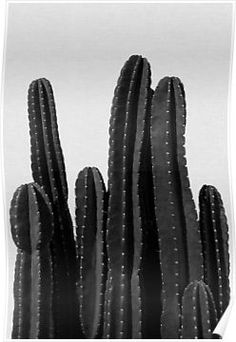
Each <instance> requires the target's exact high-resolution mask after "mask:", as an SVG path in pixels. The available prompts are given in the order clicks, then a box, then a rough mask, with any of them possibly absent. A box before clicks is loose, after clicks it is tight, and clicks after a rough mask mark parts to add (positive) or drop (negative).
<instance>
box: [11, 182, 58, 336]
mask: <svg viewBox="0 0 236 342" xmlns="http://www.w3.org/2000/svg"><path fill="white" fill-rule="evenodd" d="M10 220H11V232H12V237H13V240H14V242H15V244H16V246H17V247H18V250H17V258H16V265H15V282H14V298H15V307H14V315H13V330H12V338H51V337H53V321H52V290H53V288H52V260H51V253H50V248H49V243H50V241H51V239H52V234H53V214H52V207H51V203H50V201H49V198H48V196H47V194H46V193H45V192H44V190H43V189H42V188H41V187H40V186H39V185H38V184H37V183H31V184H25V185H22V186H20V187H19V188H18V189H17V190H16V192H15V194H14V196H13V199H12V202H11V208H10Z"/></svg>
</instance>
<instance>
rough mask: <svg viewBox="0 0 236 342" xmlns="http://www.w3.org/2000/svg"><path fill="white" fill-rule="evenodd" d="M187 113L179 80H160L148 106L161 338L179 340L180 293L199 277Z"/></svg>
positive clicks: (199, 247) (198, 246)
mask: <svg viewBox="0 0 236 342" xmlns="http://www.w3.org/2000/svg"><path fill="white" fill-rule="evenodd" d="M185 120H186V108H185V100H184V91H183V86H182V84H181V82H180V80H179V79H178V78H175V77H165V78H164V79H162V80H161V81H160V82H159V84H158V87H157V88H156V90H155V93H154V97H153V103H152V118H151V144H152V166H153V184H154V196H155V214H156V219H157V226H158V234H159V244H160V262H161V269H162V277H163V284H162V294H163V312H162V327H161V334H162V338H178V336H179V321H180V304H181V296H182V294H183V291H184V288H185V287H186V285H187V284H188V283H189V281H192V280H194V279H197V280H200V279H201V278H202V274H203V269H202V251H201V241H200V231H199V227H198V223H197V214H196V210H195V207H194V202H193V200H192V194H191V190H190V188H189V180H188V177H187V168H186V159H185V148H184V130H185Z"/></svg>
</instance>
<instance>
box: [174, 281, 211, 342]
mask: <svg viewBox="0 0 236 342" xmlns="http://www.w3.org/2000/svg"><path fill="white" fill-rule="evenodd" d="M181 311H182V316H181V320H182V321H181V323H182V325H181V338H201V339H202V338H204V339H211V338H213V335H212V332H213V330H214V329H215V327H216V324H217V312H216V308H215V302H214V299H213V295H212V293H211V291H210V288H209V286H208V285H206V284H205V283H204V282H203V281H202V280H201V281H193V282H191V283H190V284H189V285H188V286H187V287H186V289H185V290H184V295H183V298H182V310H181Z"/></svg>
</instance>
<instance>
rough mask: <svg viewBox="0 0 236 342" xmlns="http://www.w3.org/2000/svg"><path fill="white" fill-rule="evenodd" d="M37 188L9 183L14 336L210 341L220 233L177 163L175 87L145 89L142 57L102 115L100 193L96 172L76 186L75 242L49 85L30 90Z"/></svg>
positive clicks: (180, 114) (179, 91)
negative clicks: (105, 134) (104, 167)
mask: <svg viewBox="0 0 236 342" xmlns="http://www.w3.org/2000/svg"><path fill="white" fill-rule="evenodd" d="M28 112H29V124H30V137H31V167H32V174H33V179H34V182H35V183H30V184H25V185H22V186H21V187H19V188H18V189H17V190H16V192H15V194H14V196H13V199H12V202H11V209H10V221H11V231H12V238H13V240H14V242H15V244H16V246H17V257H16V265H15V281H14V300H15V305H14V314H13V330H12V337H13V338H79V339H85V338H89V339H91V338H104V339H107V338H110V339H113V338H115V339H116V338H134V339H138V338H148V339H149V338H150V339H159V338H163V339H165V338H175V339H176V338H214V336H215V335H214V334H213V330H214V328H215V326H216V324H217V322H218V320H219V319H220V318H221V316H222V314H223V312H224V311H225V309H226V307H227V305H228V303H229V298H230V288H229V254H228V225H227V219H226V215H225V211H224V207H223V202H222V199H221V196H220V194H219V192H218V191H217V190H216V188H214V187H213V186H206V185H205V186H203V187H202V189H201V191H200V194H199V207H200V219H199V220H198V218H197V212H196V209H195V204H194V201H193V198H192V193H191V189H190V182H189V179H188V171H187V166H186V164H187V161H186V157H185V126H186V101H185V91H184V87H183V84H182V82H181V81H180V80H179V79H178V78H177V77H164V78H163V79H162V80H161V81H160V82H159V83H158V86H157V87H156V89H155V91H153V90H152V89H151V70H150V65H149V63H148V61H147V60H146V58H143V57H142V56H139V55H133V56H131V57H130V58H129V59H128V60H127V61H126V63H125V64H124V66H123V68H122V70H121V73H120V77H119V79H118V82H117V86H116V88H115V91H114V98H113V103H112V108H111V118H110V128H109V134H110V139H109V158H108V188H107V191H106V188H105V184H104V181H103V178H102V175H101V173H100V172H99V170H98V169H97V168H95V167H85V168H84V169H83V170H82V171H80V172H79V174H78V177H77V180H76V185H75V204H76V210H75V221H76V227H75V236H74V231H73V225H72V220H71V216H70V213H69V209H68V204H67V201H68V187H67V180H66V172H65V165H64V158H63V154H62V149H61V146H60V140H59V133H58V126H57V118H56V110H55V103H54V97H53V92H52V87H51V85H50V83H49V81H47V80H46V79H45V78H41V79H38V80H36V81H33V82H32V83H31V85H30V88H29V93H28Z"/></svg>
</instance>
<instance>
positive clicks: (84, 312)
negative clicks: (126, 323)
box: [75, 167, 107, 338]
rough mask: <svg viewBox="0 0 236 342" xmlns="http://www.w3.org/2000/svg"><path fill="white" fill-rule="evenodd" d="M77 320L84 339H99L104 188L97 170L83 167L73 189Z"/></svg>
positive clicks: (103, 261) (103, 243)
mask: <svg viewBox="0 0 236 342" xmlns="http://www.w3.org/2000/svg"><path fill="white" fill-rule="evenodd" d="M75 196H76V226H77V228H76V235H77V246H78V264H79V303H80V320H81V324H82V328H83V333H84V335H85V336H86V338H96V337H98V338H101V336H102V325H103V303H104V292H105V281H106V271H107V266H106V248H105V240H104V239H105V223H106V221H105V219H106V217H105V209H106V189H105V185H104V182H103V179H102V176H101V174H100V172H99V171H98V169H97V168H94V167H93V168H90V167H87V168H84V169H83V170H82V171H81V172H80V173H79V175H78V178H77V181H76V187H75Z"/></svg>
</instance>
